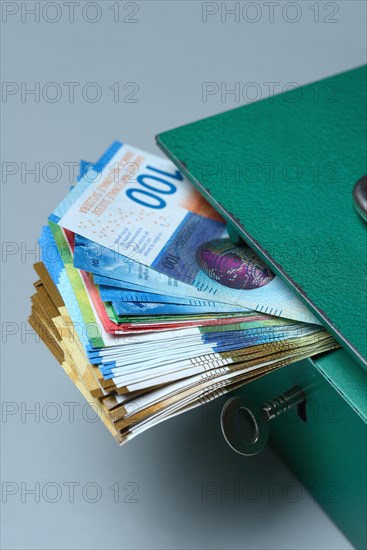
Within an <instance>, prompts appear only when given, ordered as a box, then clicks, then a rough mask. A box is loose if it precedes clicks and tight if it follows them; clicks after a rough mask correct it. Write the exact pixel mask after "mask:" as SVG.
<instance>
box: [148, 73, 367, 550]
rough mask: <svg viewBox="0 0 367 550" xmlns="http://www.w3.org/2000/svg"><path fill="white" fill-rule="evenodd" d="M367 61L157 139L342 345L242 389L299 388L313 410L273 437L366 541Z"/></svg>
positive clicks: (343, 522) (354, 535)
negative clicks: (359, 207) (362, 198)
mask: <svg viewBox="0 0 367 550" xmlns="http://www.w3.org/2000/svg"><path fill="white" fill-rule="evenodd" d="M366 74H367V71H366V67H361V68H358V69H355V70H352V71H348V72H346V73H342V74H340V75H337V76H335V77H331V78H328V79H325V80H322V81H319V82H316V83H313V84H310V85H307V86H304V87H301V88H300V89H299V90H298V92H297V95H296V93H295V92H293V95H292V93H291V92H289V93H288V94H281V95H279V96H276V97H273V98H268V99H266V100H262V101H259V102H256V103H253V104H250V105H247V106H244V107H240V108H238V109H234V110H232V111H228V112H225V113H223V114H220V115H217V116H214V117H211V118H208V119H204V120H201V121H198V122H195V123H192V124H189V125H186V126H183V127H180V128H177V129H174V130H170V131H168V132H164V133H162V134H159V135H158V136H157V143H158V145H159V146H160V147H161V149H162V150H163V151H164V152H165V154H166V155H167V156H168V157H169V158H170V159H171V160H172V161H173V162H175V164H176V165H177V166H178V167H179V169H180V170H181V171H182V172H183V173H184V174H185V175H186V177H187V178H188V179H189V180H190V181H191V182H192V183H193V185H195V187H196V188H197V189H198V190H199V192H200V193H202V194H203V196H204V197H205V198H206V199H207V200H208V201H209V202H210V203H211V204H212V206H214V208H215V209H216V210H217V211H218V212H219V213H220V214H221V215H222V216H223V217H224V218H225V219H226V221H227V225H228V231H229V234H230V236H231V239H232V240H233V241H234V242H238V241H240V240H241V239H243V240H244V241H245V242H247V244H249V245H250V246H251V247H252V248H253V249H254V250H255V251H256V252H257V253H258V254H259V256H260V257H261V258H262V259H263V260H264V261H265V262H266V263H267V264H268V265H269V266H270V267H271V268H272V269H273V271H274V272H276V273H277V274H278V275H279V276H280V277H281V278H282V279H283V280H284V281H285V282H286V284H288V285H289V286H290V287H291V288H292V289H293V291H294V292H296V293H297V294H298V296H299V297H300V299H301V300H303V301H304V303H306V304H307V305H308V306H309V307H310V308H311V309H312V310H313V312H314V313H315V315H316V316H318V318H319V319H320V321H321V322H322V323H323V325H324V326H325V328H327V329H328V330H329V331H330V332H331V333H332V334H333V335H334V337H335V338H336V339H337V340H338V341H339V343H340V344H341V345H342V347H343V349H340V350H337V351H334V352H330V353H327V354H324V355H323V356H319V357H317V358H314V359H307V360H305V361H302V362H299V363H295V364H293V365H289V366H288V367H284V368H281V369H279V370H278V371H274V372H272V373H270V374H268V375H266V376H264V377H263V378H260V379H258V380H256V381H254V382H252V383H251V384H249V385H247V386H245V387H244V388H243V389H241V390H240V392H242V393H246V394H249V395H251V396H254V397H256V398H257V399H258V400H259V401H264V402H265V401H266V400H268V399H271V398H273V397H275V396H276V395H278V394H280V393H282V392H284V391H286V390H288V389H289V388H291V387H292V386H294V385H299V386H301V387H302V389H303V390H304V392H305V395H306V406H305V410H304V411H303V412H302V411H300V410H297V409H292V410H291V411H289V412H288V413H287V414H284V415H282V416H281V417H279V418H277V419H275V420H273V421H272V423H271V429H270V432H271V442H272V445H273V446H274V448H275V449H276V450H277V452H279V454H280V455H281V456H282V457H283V458H284V460H285V461H286V463H287V464H289V466H290V467H291V468H292V469H293V470H294V472H296V474H297V475H298V477H299V478H300V480H301V481H302V482H303V484H304V485H305V487H306V488H307V489H308V490H309V491H310V492H311V494H312V495H313V496H314V498H315V499H316V500H317V501H318V502H319V503H320V505H321V506H322V507H323V508H324V509H325V510H326V511H327V513H328V514H329V515H330V517H331V518H332V519H333V520H334V521H335V523H336V524H337V525H338V526H339V527H340V529H341V530H342V531H343V532H344V533H345V535H346V536H347V537H348V538H349V539H350V540H351V542H352V543H353V544H354V545H355V546H356V547H357V548H361V549H362V548H363V549H364V548H366V547H367V540H366V517H367V491H366V488H367V477H366V457H367V455H366V450H367V449H366V446H367V432H366V427H367V399H366V355H367V353H366V346H367V338H366V335H367V329H366V319H367V304H366V283H365V275H366V265H365V263H366V255H367V225H366V223H365V222H364V221H363V220H362V218H361V217H360V216H359V214H358V213H357V211H356V210H355V209H354V206H353V198H352V191H353V187H354V184H355V183H356V181H357V180H358V179H359V178H361V177H362V176H363V175H364V174H366V172H367V168H366V136H367V128H366V104H367V100H366Z"/></svg>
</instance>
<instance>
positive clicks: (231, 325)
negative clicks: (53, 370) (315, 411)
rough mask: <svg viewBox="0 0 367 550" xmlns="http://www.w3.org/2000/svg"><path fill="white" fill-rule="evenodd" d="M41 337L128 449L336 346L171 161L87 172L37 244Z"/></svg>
mask: <svg viewBox="0 0 367 550" xmlns="http://www.w3.org/2000/svg"><path fill="white" fill-rule="evenodd" d="M39 243H40V247H41V253H42V261H41V262H39V263H37V264H36V265H35V270H36V273H37V276H38V280H37V282H36V283H35V288H36V293H35V295H34V296H33V297H32V313H31V316H30V324H31V325H32V327H33V328H34V329H35V330H36V331H37V333H38V334H39V335H40V337H41V338H42V339H43V340H44V342H45V344H46V345H47V346H48V347H49V349H50V350H51V351H52V353H53V354H54V356H55V357H56V358H57V360H58V361H59V362H60V364H61V365H62V367H63V368H64V370H65V371H66V372H67V374H68V375H69V376H70V378H71V379H72V381H73V382H74V383H75V385H76V386H77V387H78V389H79V390H80V391H81V393H82V394H83V395H84V397H85V398H86V399H87V400H88V401H89V403H90V404H91V405H93V407H95V409H96V411H98V414H99V415H100V418H101V419H102V420H103V422H104V423H105V425H106V426H107V428H108V429H109V430H110V432H111V433H112V434H113V436H114V437H115V439H116V441H118V442H119V443H123V442H125V441H127V440H129V439H131V438H132V437H134V436H135V435H137V434H139V433H141V432H143V431H144V430H146V429H148V428H150V427H151V426H153V425H155V424H157V423H159V422H161V421H163V420H166V419H168V418H171V417H173V416H175V415H177V414H179V413H182V412H184V411H187V410H189V409H191V408H193V407H196V406H198V405H200V404H203V403H205V402H207V401H210V400H211V399H215V398H216V397H218V396H220V395H223V394H224V393H226V392H229V391H232V390H234V389H236V388H239V387H240V386H241V385H243V384H245V383H246V382H248V381H251V380H254V379H255V378H257V377H259V376H262V375H265V374H267V373H269V372H271V371H272V370H274V369H276V368H279V367H282V366H284V365H287V364H289V363H293V362H296V361H299V360H301V359H303V358H306V357H310V356H313V355H315V354H319V353H322V352H325V351H328V350H330V349H333V348H336V347H338V345H337V343H336V342H335V340H334V339H333V338H332V337H331V336H330V335H329V334H328V333H327V332H326V331H325V329H324V328H323V327H322V326H321V325H320V324H319V321H318V320H317V319H316V318H315V317H314V315H313V314H312V312H311V311H309V310H308V309H307V308H306V306H305V305H304V304H303V303H302V302H300V300H299V299H298V298H297V297H296V296H295V295H294V294H293V293H292V292H291V291H290V290H289V289H288V288H287V286H286V285H285V284H284V283H283V282H282V280H281V279H280V278H279V277H278V276H276V275H275V274H274V273H272V271H271V270H270V269H269V268H268V267H267V266H266V264H264V263H263V262H262V260H261V259H260V258H259V257H258V256H257V255H256V254H255V253H254V252H253V251H252V250H251V249H250V248H249V247H248V246H247V245H245V244H243V245H241V246H237V245H234V244H232V243H231V241H230V239H229V237H228V234H227V232H226V225H225V223H224V221H223V219H221V217H220V216H219V215H218V214H217V212H216V211H215V210H214V209H213V208H212V207H211V206H210V205H209V204H208V203H207V202H206V201H205V200H204V199H203V198H202V197H201V195H200V194H199V193H198V192H197V191H196V190H195V188H194V187H193V186H192V185H191V184H190V182H189V181H187V180H186V179H185V178H184V177H183V176H182V174H181V173H180V172H179V171H178V170H177V169H176V167H175V166H174V165H173V164H172V163H171V162H170V161H168V160H165V159H162V158H160V157H157V156H154V155H152V154H148V153H146V152H144V151H142V150H140V149H137V148H135V147H131V146H129V145H126V144H122V143H120V142H115V143H113V144H112V146H111V147H110V148H109V149H108V150H107V151H106V152H105V153H104V154H103V156H102V157H101V158H100V159H99V161H98V162H96V163H90V162H85V161H82V162H81V163H80V174H79V177H78V180H77V181H76V182H75V185H74V186H73V187H72V188H71V189H68V192H67V194H66V197H65V198H64V200H63V201H62V202H61V204H59V205H58V206H57V207H56V209H55V210H54V211H53V212H52V214H51V215H50V216H49V219H48V224H47V225H46V226H44V227H43V228H42V232H41V236H40V239H39Z"/></svg>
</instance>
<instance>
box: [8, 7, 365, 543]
mask: <svg viewBox="0 0 367 550" xmlns="http://www.w3.org/2000/svg"><path fill="white" fill-rule="evenodd" d="M118 3H119V4H120V9H121V12H120V17H119V19H120V20H119V21H118V22H114V19H113V18H114V13H115V14H116V11H115V12H113V11H112V10H111V9H110V8H111V7H113V6H116V5H117V4H118ZM2 4H3V6H2V8H3V10H4V9H6V10H7V12H6V13H8V12H9V10H13V11H16V10H17V8H18V12H17V13H14V15H9V16H8V17H7V16H6V13H5V12H3V23H2V31H3V36H2V46H3V48H2V50H3V64H2V79H3V81H5V82H6V83H13V84H7V88H6V89H7V90H8V91H9V90H10V88H9V86H10V87H11V86H13V91H16V89H17V86H18V88H19V92H17V93H14V94H13V95H5V96H4V95H3V97H2V103H1V107H2V114H3V120H2V134H3V138H4V137H5V138H6V140H5V141H3V145H2V168H3V177H2V183H1V190H2V215H1V225H2V241H3V257H2V272H3V278H2V307H3V311H2V340H3V346H2V348H3V362H2V370H1V376H2V382H3V384H2V398H3V401H4V402H5V403H4V404H3V407H5V408H6V411H8V412H9V411H12V412H13V414H11V415H9V414H5V412H6V411H5V412H4V408H3V414H2V422H1V429H2V443H3V444H2V491H3V499H4V500H5V499H6V491H9V490H10V489H9V488H10V487H12V488H13V489H14V491H13V492H14V494H13V495H8V497H7V499H6V500H7V501H6V502H5V503H3V504H2V544H3V548H19V549H21V548H22V549H23V548H24V549H25V548H45V549H46V548H47V549H50V548H52V549H53V548H60V549H61V548H63V549H74V548H75V549H76V548H85V549H87V548H111V549H115V548H124V549H125V548H126V549H133V548H137V549H145V548H156V549H163V548H181V549H188V548H195V549H197V548H228V549H229V548H262V549H270V548H274V549H278V548H302V549H311V548H315V549H316V548H317V549H320V548H343V549H345V548H350V545H349V543H348V542H347V541H346V540H345V538H344V537H343V535H342V534H341V533H340V532H339V531H338V529H337V528H336V527H335V526H334V525H333V524H332V523H331V521H330V520H329V519H328V518H327V517H326V516H325V514H324V513H323V511H322V510H321V508H319V506H318V505H317V504H316V503H315V502H314V501H313V500H312V499H311V497H310V495H309V494H308V493H307V492H306V491H305V490H304V489H303V487H302V486H301V485H299V483H298V482H297V480H296V479H295V478H294V477H293V475H292V473H291V472H290V471H289V470H288V469H287V467H286V466H285V465H284V464H282V463H281V462H280V460H279V459H278V458H277V457H276V456H275V455H274V454H273V453H272V451H271V450H269V449H268V450H266V452H264V453H263V455H261V456H259V457H257V458H252V459H246V458H243V457H240V456H239V455H236V454H235V453H233V452H232V451H231V450H230V449H229V448H228V447H227V446H226V444H225V443H224V441H223V439H222V437H221V434H220V429H219V420H218V419H219V412H220V406H219V404H218V405H213V406H211V407H210V408H209V409H203V410H196V411H193V412H191V413H189V414H186V415H184V416H182V417H179V418H176V419H175V420H171V421H169V422H167V423H164V424H161V425H160V426H158V427H157V428H155V429H153V430H151V431H149V432H148V433H145V434H143V435H142V436H140V437H139V438H137V439H135V440H133V441H132V442H131V443H129V444H128V445H127V446H124V447H122V448H119V447H118V446H117V445H116V444H115V442H114V441H113V439H112V438H111V436H110V435H109V434H108V432H107V431H106V430H105V428H104V427H103V426H102V425H101V424H100V423H99V422H93V421H88V419H87V418H86V413H87V412H88V411H86V410H85V409H83V406H84V401H83V399H82V398H81V397H79V394H78V392H77V390H76V389H75V388H74V386H73V384H72V383H71V382H70V381H69V379H68V378H67V377H66V375H65V374H64V372H63V371H62V369H61V368H60V367H59V366H58V365H57V363H56V361H55V360H54V359H53V357H52V356H51V355H50V353H49V352H48V351H47V349H46V348H45V346H44V345H43V344H42V343H38V342H37V341H36V339H35V336H34V335H33V334H32V333H31V332H29V333H28V332H27V330H28V327H27V325H26V324H25V323H24V321H25V320H26V318H27V315H28V313H29V310H30V302H29V297H30V295H31V293H32V282H33V280H34V279H35V275H34V274H33V271H32V263H33V262H34V261H35V259H37V250H36V249H35V243H36V240H37V237H38V234H39V231H40V227H41V225H42V223H44V222H45V220H46V217H47V215H48V214H49V213H50V212H51V210H52V209H53V208H54V206H55V205H56V204H57V203H58V202H59V201H60V199H61V198H62V197H63V196H64V195H65V193H66V192H67V190H68V187H69V185H70V177H69V172H68V166H69V165H67V164H65V163H74V162H77V161H78V160H79V159H80V158H83V159H86V160H95V159H96V158H97V157H98V156H99V155H100V154H101V152H103V151H104V149H105V148H106V147H107V146H108V145H109V143H110V142H111V141H113V140H114V139H122V140H125V141H126V142H128V143H131V144H132V145H136V146H138V147H141V148H143V149H146V150H148V151H151V152H157V147H156V146H155V143H154V136H155V134H157V133H158V132H160V131H163V130H167V129H170V128H172V127H175V126H177V125H180V124H183V123H187V122H190V121H193V120H196V119H198V118H202V117H204V116H208V115H211V114H215V113H217V112H219V111H223V110H226V109H229V108H232V107H235V106H237V105H239V104H243V103H246V102H248V101H249V100H250V98H253V97H254V94H255V92H256V93H257V97H258V98H260V97H266V96H267V95H269V89H270V87H269V84H266V83H274V84H273V85H274V87H275V90H276V91H281V89H282V88H283V86H286V85H287V84H289V83H291V82H293V83H297V84H303V83H306V82H310V81H313V80H317V79H319V78H322V77H325V76H329V75H331V74H333V73H336V72H339V71H343V70H346V69H349V68H353V67H356V66H358V65H360V64H362V63H364V62H365V48H366V35H365V30H364V24H365V19H366V4H365V3H364V2H353V1H352V2H331V3H330V2H329V3H328V2H320V3H319V6H320V10H319V16H318V18H317V14H315V11H314V10H315V3H314V2H308V1H299V2H295V3H293V6H289V5H288V7H286V8H284V6H285V4H289V2H288V3H287V2H280V3H279V5H278V4H276V5H275V6H274V10H275V11H274V20H273V21H271V18H270V16H269V9H270V8H269V7H267V6H266V3H265V4H264V3H262V2H253V3H252V6H250V7H249V8H248V11H247V12H246V11H245V12H242V13H240V18H239V20H238V21H237V22H236V21H235V16H233V15H232V16H231V15H227V16H226V14H225V12H223V21H221V13H220V11H221V9H224V8H221V3H211V6H210V9H213V10H215V9H218V13H217V14H214V15H212V16H209V17H208V18H207V22H206V23H205V22H204V21H203V13H202V10H203V9H205V8H203V5H202V3H201V2H171V3H170V2H168V1H167V2H157V1H150V2H148V1H145V2H138V3H137V5H138V7H139V11H138V13H136V14H135V15H134V16H130V17H129V13H132V12H133V11H135V8H134V3H130V5H127V3H126V2H125V3H124V2H113V1H112V0H111V1H110V0H107V1H105V2H103V1H99V2H94V3H93V4H94V6H93V5H92V6H89V7H88V8H87V9H85V7H84V12H83V10H82V8H83V4H86V2H78V3H77V4H76V5H75V15H74V22H70V21H69V19H70V17H69V14H68V8H67V6H66V5H65V3H64V2H58V5H59V11H56V8H55V5H54V4H55V2H53V3H52V2H41V4H40V6H41V8H43V10H42V9H41V13H40V21H39V22H36V21H35V19H34V16H30V15H26V14H25V13H24V12H23V14H22V11H21V10H22V6H21V4H24V3H21V2H3V3H2ZM5 4H6V5H7V7H6V8H4V6H5ZM46 4H48V6H47V9H45V5H46ZM87 4H88V2H87ZM89 4H91V3H90V2H89ZM244 4H246V3H243V2H240V3H239V5H240V7H241V9H242V8H243V6H244ZM27 5H28V7H32V5H34V2H27ZM96 5H97V6H96ZM223 5H224V6H225V5H227V7H228V8H230V7H233V5H234V3H233V2H227V3H224V4H223ZM114 9H115V10H116V7H115V8H114ZM208 9H209V8H208ZM60 10H61V12H60ZM255 10H256V11H255ZM60 14H61V15H60ZM59 16H60V20H59V21H56V22H54V23H51V22H50V20H52V19H57V18H58V17H59ZM96 16H97V18H100V19H99V21H96V22H95V23H91V22H90V20H91V19H93V18H95V17H96ZM123 18H125V21H123ZM132 18H133V19H135V20H137V22H135V23H133V22H129V21H127V20H126V19H132ZM297 18H299V20H298V21H296V22H294V23H291V22H290V20H291V19H297ZM22 19H23V20H22ZM255 19H258V21H255ZM287 19H288V20H287ZM317 19H319V20H318V21H317ZM249 20H253V21H254V22H252V23H251V22H249ZM331 20H334V22H327V21H331ZM37 82H38V83H39V86H40V96H39V98H37V99H39V101H38V102H37V101H35V98H34V96H33V97H32V96H30V95H25V96H23V97H22V94H21V90H22V86H23V91H24V88H25V87H26V88H27V89H29V88H32V87H34V86H35V83H37ZM50 82H54V83H56V87H55V86H54V87H53V88H52V87H50V86H48V85H47V84H48V83H50ZM65 82H77V83H80V85H79V86H78V87H76V88H75V99H74V102H71V101H70V99H69V96H68V89H67V87H66V85H64V84H63V83H65ZM90 82H95V83H96V85H97V88H96V87H94V88H93V87H91V86H88V85H87V86H85V85H86V84H88V83H90ZM116 82H118V83H119V87H120V92H121V94H120V98H119V101H117V102H115V101H114V99H115V100H116V99H117V98H116V97H115V98H114V96H113V93H112V91H111V90H110V89H109V87H110V86H112V85H114V83H116ZM129 82H134V83H135V84H134V87H135V88H136V86H138V88H139V91H138V93H137V94H136V95H135V97H134V99H137V100H138V101H137V102H134V103H132V102H129V101H128V100H129V97H128V96H127V94H128V93H129V92H131V91H132V89H133V88H132V87H131V85H130V87H128V88H127V89H125V90H124V88H123V87H124V85H125V86H126V84H127V83H129ZM204 82H214V83H216V84H217V86H218V88H219V89H220V88H221V86H224V88H223V93H222V94H221V93H220V92H218V93H217V94H216V95H212V96H209V97H207V98H206V99H207V101H203V95H202V87H203V83H204ZM236 82H238V83H239V84H238V85H237V86H240V90H241V92H242V91H243V94H242V96H241V98H236V97H235V96H233V95H226V94H225V93H224V92H225V90H226V89H227V90H229V89H232V88H234V86H235V83H236ZM22 83H23V84H22ZM221 83H224V84H223V85H222V84H221ZM248 83H255V84H254V85H252V87H251V86H248ZM275 83H278V84H275ZM60 89H61V96H60V97H59V100H58V101H55V102H52V101H51V100H52V97H53V94H54V93H55V91H56V90H58V91H59V92H60ZM96 89H98V90H99V92H100V93H101V94H102V95H101V98H100V99H99V101H96V102H92V101H91V99H93V92H95V91H96ZM115 89H116V85H115ZM23 95H24V94H23ZM204 99H205V98H204ZM238 101H240V102H238ZM295 122H296V121H295ZM4 163H5V164H4ZM6 163H13V164H11V165H10V164H6ZM35 163H39V171H40V177H39V178H38V175H37V174H36V176H35V175H34V174H33V175H32V174H30V173H26V170H27V169H30V168H32V166H33V167H34V165H35ZM49 163H53V164H49ZM55 163H56V164H55ZM10 169H13V170H14V171H16V172H17V173H15V174H14V175H9V174H8V171H9V170H10ZM38 180H39V181H38ZM52 180H54V181H52ZM32 250H33V252H32ZM26 251H30V252H29V253H28V254H26V253H25V252H26ZM4 252H5V254H4ZM9 332H14V334H13V335H10V334H9ZM67 402H70V403H74V404H75V418H74V420H73V421H72V419H70V417H69V414H68V413H69V409H68V407H71V405H65V403H67ZM37 408H38V409H37ZM26 409H35V410H36V411H37V410H39V413H38V412H36V414H35V415H32V414H26ZM89 413H90V411H89ZM55 415H56V421H55V422H52V419H54V418H55ZM57 417H59V418H57ZM90 417H91V419H92V420H94V418H92V415H91V414H90ZM10 482H12V483H13V485H11V486H10V485H9V483H10ZM68 482H76V483H78V484H79V485H77V486H75V496H74V499H70V497H69V492H68V486H67V483H68ZM50 483H51V485H47V484H50ZM88 483H92V485H90V486H88V485H86V484H88ZM22 484H23V485H22ZM35 484H39V485H38V486H37V485H35ZM269 484H270V485H269ZM32 486H33V487H36V488H37V487H39V502H36V501H35V500H36V497H35V496H34V495H31V494H29V493H27V492H26V490H27V489H31V488H32ZM111 486H114V487H115V488H116V487H117V486H119V489H120V494H119V498H118V499H116V500H118V502H115V501H114V492H113V491H112V490H111V489H110V487H111ZM269 487H272V488H273V490H271V489H270V488H269ZM97 490H98V491H99V495H98V496H99V497H100V498H99V500H98V501H97V502H91V501H92V500H93V499H94V497H95V495H96V491H97ZM231 490H235V491H237V493H236V494H235V495H234V494H232V493H231ZM132 492H134V493H135V495H134V496H133V497H132V496H130V497H129V495H131V493H132ZM56 497H57V498H58V497H60V498H59V500H58V501H57V502H51V501H52V500H53V499H55V500H56ZM71 500H73V502H71ZM131 500H136V502H131Z"/></svg>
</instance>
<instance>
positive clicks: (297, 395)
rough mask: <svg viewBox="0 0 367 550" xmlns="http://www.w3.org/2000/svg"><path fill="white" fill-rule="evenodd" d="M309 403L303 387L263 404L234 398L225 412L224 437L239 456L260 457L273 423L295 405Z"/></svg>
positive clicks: (250, 399)
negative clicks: (274, 419)
mask: <svg viewBox="0 0 367 550" xmlns="http://www.w3.org/2000/svg"><path fill="white" fill-rule="evenodd" d="M305 402H306V399H305V394H304V392H303V391H302V389H301V388H300V387H299V386H295V387H294V388H291V389H290V390H288V391H287V392H285V393H282V394H281V395H279V396H278V397H275V398H274V399H271V400H270V401H267V402H266V403H264V404H263V405H260V404H259V403H258V402H257V401H255V400H254V399H253V398H252V397H250V396H248V395H245V396H243V397H233V398H232V399H229V400H228V401H227V403H226V404H225V405H224V407H223V409H222V414H221V428H222V432H223V435H224V438H225V440H226V441H227V443H228V445H229V446H230V447H231V448H232V449H233V450H234V451H236V452H237V453H240V454H242V455H245V456H253V455H256V454H258V453H260V452H261V451H262V450H263V449H264V448H265V447H266V445H267V442H268V439H269V422H270V421H271V420H273V418H276V417H278V416H280V415H281V414H283V413H284V412H286V411H288V410H289V409H291V408H293V407H295V406H298V407H301V406H304V404H305ZM300 410H301V409H300ZM303 410H305V409H304V407H303Z"/></svg>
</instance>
